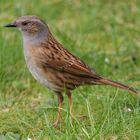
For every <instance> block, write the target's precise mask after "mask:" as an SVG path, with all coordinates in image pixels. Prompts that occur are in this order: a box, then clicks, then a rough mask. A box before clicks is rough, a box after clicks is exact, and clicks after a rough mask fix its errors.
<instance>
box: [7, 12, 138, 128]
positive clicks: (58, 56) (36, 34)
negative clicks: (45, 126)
mask: <svg viewBox="0 0 140 140" xmlns="http://www.w3.org/2000/svg"><path fill="white" fill-rule="evenodd" d="M5 27H15V28H18V29H19V30H20V31H21V33H22V38H23V52H24V57H25V61H26V64H27V67H28V69H29V71H30V73H31V74H32V76H33V77H34V78H35V79H36V80H37V81H38V82H40V83H41V84H42V85H45V86H46V87H47V88H49V89H50V90H52V91H53V92H54V93H56V95H57V97H58V113H57V118H56V120H55V122H54V127H57V126H58V124H59V122H60V118H61V110H62V103H63V95H64V94H66V95H67V97H68V102H69V111H70V114H71V115H72V105H73V100H72V90H74V89H75V88H77V87H79V86H83V85H109V86H112V87H117V88H121V89H124V90H127V91H128V92H131V93H134V94H137V93H138V91H137V90H136V89H134V88H132V87H129V86H127V85H124V84H122V83H119V82H116V81H113V80H110V79H108V78H105V77H103V76H101V75H99V74H97V73H96V72H95V71H94V70H93V69H91V68H90V67H89V66H88V65H87V64H86V63H85V62H83V61H82V60H81V59H80V58H79V57H77V56H75V55H73V54H72V53H70V52H69V51H68V50H67V49H66V48H64V47H63V45H62V44H61V43H60V42H59V41H57V39H56V38H55V37H54V36H53V34H52V32H51V31H50V29H49V26H48V25H47V23H46V22H45V21H44V20H42V19H41V18H39V17H38V16H35V15H25V16H21V17H19V18H17V19H16V20H15V21H13V22H12V23H10V24H7V25H5Z"/></svg>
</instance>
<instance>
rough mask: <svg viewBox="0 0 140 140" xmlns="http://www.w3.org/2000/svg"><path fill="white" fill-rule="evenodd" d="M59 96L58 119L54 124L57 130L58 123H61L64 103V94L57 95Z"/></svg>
mask: <svg viewBox="0 0 140 140" xmlns="http://www.w3.org/2000/svg"><path fill="white" fill-rule="evenodd" d="M57 95H58V114H57V119H56V121H55V122H54V127H55V128H56V127H57V126H58V123H59V121H60V117H61V110H62V103H63V96H62V94H60V93H59V94H57Z"/></svg>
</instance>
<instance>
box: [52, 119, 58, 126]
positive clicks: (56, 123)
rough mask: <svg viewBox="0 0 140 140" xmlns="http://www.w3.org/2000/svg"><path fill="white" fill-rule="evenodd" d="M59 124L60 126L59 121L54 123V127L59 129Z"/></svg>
mask: <svg viewBox="0 0 140 140" xmlns="http://www.w3.org/2000/svg"><path fill="white" fill-rule="evenodd" d="M58 124H59V120H56V121H55V122H54V124H53V126H54V127H55V128H57V127H58Z"/></svg>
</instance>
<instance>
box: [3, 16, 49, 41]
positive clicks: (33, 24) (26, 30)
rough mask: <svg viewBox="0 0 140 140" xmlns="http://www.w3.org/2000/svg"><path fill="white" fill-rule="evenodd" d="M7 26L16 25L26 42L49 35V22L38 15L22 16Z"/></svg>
mask: <svg viewBox="0 0 140 140" xmlns="http://www.w3.org/2000/svg"><path fill="white" fill-rule="evenodd" d="M5 27H16V28H18V29H19V30H20V31H21V32H22V35H23V40H24V42H26V41H37V40H38V41H39V40H40V39H43V38H44V37H47V35H48V33H49V29H48V26H47V24H46V23H45V22H44V21H43V20H41V19H40V18H39V17H37V16H22V17H19V18H18V19H17V20H15V21H14V22H12V23H11V24H8V25H6V26H5Z"/></svg>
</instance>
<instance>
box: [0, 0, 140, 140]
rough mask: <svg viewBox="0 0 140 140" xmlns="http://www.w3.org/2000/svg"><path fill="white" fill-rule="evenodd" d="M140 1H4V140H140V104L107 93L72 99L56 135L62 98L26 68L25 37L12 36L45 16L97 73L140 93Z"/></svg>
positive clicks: (87, 89) (0, 55) (0, 93)
mask: <svg viewBox="0 0 140 140" xmlns="http://www.w3.org/2000/svg"><path fill="white" fill-rule="evenodd" d="M139 5H140V1H138V0H136V1H132V0H127V1H122V0H117V1H113V0H108V1H105V0H81V1H80V0H77V1H74V0H67V1H64V0H51V1H46V0H34V1H32V2H31V1H29V0H22V1H19V0H10V1H6V0H0V140H27V139H28V140H29V139H32V140H52V139H53V140H75V139H77V140H87V139H90V140H92V139H93V140H138V139H140V96H137V95H132V94H129V93H128V92H127V91H123V90H120V89H116V88H112V87H107V86H84V87H80V88H77V89H76V90H74V91H73V102H74V106H73V114H74V116H75V117H74V119H73V120H72V121H71V120H70V119H69V111H68V99H67V97H66V96H65V101H64V105H63V111H62V120H61V124H60V125H59V127H58V128H57V129H55V128H54V127H53V125H52V124H53V121H54V119H55V117H56V114H57V98H56V96H55V94H54V93H53V92H52V91H49V90H48V89H47V88H45V87H43V86H42V85H40V84H39V83H37V82H36V81H35V80H34V79H33V78H32V76H31V74H30V73H29V71H28V69H27V68H26V65H25V61H24V56H23V52H22V37H21V33H20V32H19V31H18V30H16V29H6V28H4V27H3V25H5V24H7V23H10V22H11V21H13V20H15V19H16V18H17V17H19V16H21V15H38V16H39V17H41V18H43V19H44V20H45V21H46V22H47V23H48V25H49V27H50V29H51V31H52V32H53V34H54V35H55V36H56V38H57V39H58V40H59V41H60V42H61V43H62V44H63V45H64V46H65V47H66V48H67V49H68V50H69V51H70V52H72V53H73V54H75V55H77V56H79V57H80V58H81V59H83V60H84V61H85V62H86V63H87V64H88V65H90V67H91V68H93V69H95V70H96V72H97V73H99V74H101V75H103V76H105V77H108V78H111V79H114V80H117V81H120V82H122V83H125V84H127V85H130V86H132V87H134V88H137V89H139V90H140V61H139V60H140V8H139Z"/></svg>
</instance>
